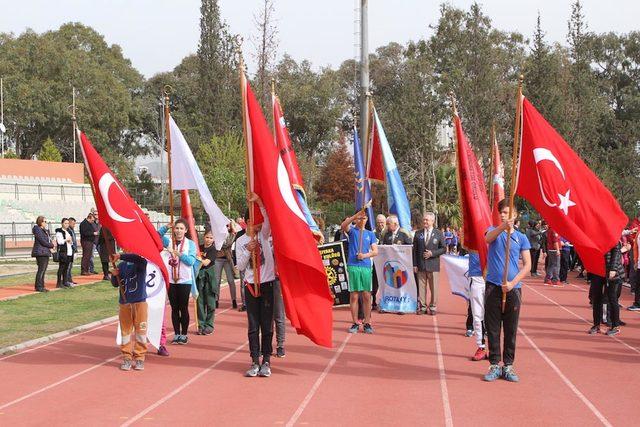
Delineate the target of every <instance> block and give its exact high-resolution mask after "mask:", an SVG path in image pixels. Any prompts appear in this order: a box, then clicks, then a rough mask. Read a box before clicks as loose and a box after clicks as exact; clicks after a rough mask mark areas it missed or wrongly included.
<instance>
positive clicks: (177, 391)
mask: <svg viewBox="0 0 640 427" xmlns="http://www.w3.org/2000/svg"><path fill="white" fill-rule="evenodd" d="M247 344H249V341H245V342H244V343H243V344H241V345H239V346H238V347H236V349H235V350H233V351H231V352H229V353H227V354H226V355H225V356H224V357H223V358H221V359H218V360H217V361H216V362H215V363H214V364H213V365H211V366H209V367H208V368H205V369H204V370H202V371H200V372H199V373H198V374H196V375H195V376H193V377H191V379H190V380H189V381H187V382H186V383H184V384H182V385H181V386H180V387H178V388H176V389H174V390H173V391H172V392H171V393H169V394H167V395H166V396H165V397H163V398H162V399H160V400H158V401H157V402H156V403H154V404H153V405H150V406H148V407H147V408H146V409H144V410H143V411H141V412H139V413H138V414H137V415H135V416H134V417H132V418H131V419H130V420H129V421H127V422H126V423H124V424H122V426H121V427H127V426H130V425H131V424H133V423H134V422H136V421H138V420H139V419H140V418H142V417H144V416H145V415H147V414H148V413H149V412H151V411H153V410H154V409H156V408H157V407H158V406H160V405H162V404H164V403H165V402H167V401H168V400H169V399H171V398H172V397H173V396H175V395H176V394H178V393H180V392H181V391H182V390H184V389H185V388H187V387H189V386H190V385H191V384H193V383H194V382H196V381H197V380H198V379H200V378H201V377H202V376H204V375H205V374H207V373H208V372H209V371H211V370H213V369H214V368H215V367H216V366H218V365H219V364H221V363H222V362H224V361H225V360H227V359H229V358H230V357H231V356H233V355H234V354H236V353H237V352H239V351H240V350H242V348H243V347H245V346H246V345H247Z"/></svg>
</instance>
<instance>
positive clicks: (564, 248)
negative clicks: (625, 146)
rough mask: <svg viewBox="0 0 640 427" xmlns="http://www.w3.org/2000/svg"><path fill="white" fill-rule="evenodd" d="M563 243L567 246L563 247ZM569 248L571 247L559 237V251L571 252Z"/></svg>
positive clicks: (565, 240)
mask: <svg viewBox="0 0 640 427" xmlns="http://www.w3.org/2000/svg"><path fill="white" fill-rule="evenodd" d="M563 243H569V244H568V245H566V244H565V245H563ZM571 246H573V245H572V244H571V243H570V242H569V241H568V240H567V239H565V238H564V237H560V250H562V251H565V252H571Z"/></svg>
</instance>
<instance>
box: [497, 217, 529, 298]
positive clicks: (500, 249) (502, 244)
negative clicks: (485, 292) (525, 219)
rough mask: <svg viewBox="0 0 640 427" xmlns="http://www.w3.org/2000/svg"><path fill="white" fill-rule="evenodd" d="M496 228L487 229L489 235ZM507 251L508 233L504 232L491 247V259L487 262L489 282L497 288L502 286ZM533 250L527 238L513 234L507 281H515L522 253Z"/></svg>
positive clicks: (518, 233)
mask: <svg viewBox="0 0 640 427" xmlns="http://www.w3.org/2000/svg"><path fill="white" fill-rule="evenodd" d="M494 228H495V227H493V226H491V227H489V228H488V229H487V233H488V232H489V231H491V230H493V229H494ZM506 249H507V232H506V231H503V232H502V233H500V235H499V236H498V237H497V238H496V240H494V241H493V242H491V244H490V245H489V259H488V261H487V282H490V283H492V284H494V285H497V286H502V275H503V274H504V256H505V252H506ZM529 249H531V244H530V243H529V239H527V236H525V235H524V234H522V233H521V232H519V231H518V230H514V231H513V233H511V244H510V245H509V253H510V254H509V273H508V274H507V280H513V278H514V277H516V275H517V274H518V271H519V268H518V262H519V260H520V252H522V251H527V250H529ZM521 286H522V282H518V283H517V284H516V285H515V286H514V288H520V287H521Z"/></svg>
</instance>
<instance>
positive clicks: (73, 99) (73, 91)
mask: <svg viewBox="0 0 640 427" xmlns="http://www.w3.org/2000/svg"><path fill="white" fill-rule="evenodd" d="M71 120H72V122H73V163H75V162H76V127H77V123H76V88H75V87H72V88H71Z"/></svg>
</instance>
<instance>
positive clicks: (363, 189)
mask: <svg viewBox="0 0 640 427" xmlns="http://www.w3.org/2000/svg"><path fill="white" fill-rule="evenodd" d="M353 163H354V171H355V175H356V176H355V179H356V181H355V197H356V211H359V210H361V209H362V207H363V206H365V207H366V209H367V216H368V217H369V226H368V227H367V228H368V229H369V230H373V229H374V218H373V208H372V207H371V188H370V187H369V180H368V179H366V178H365V173H364V163H363V161H362V149H361V148H360V140H359V139H358V129H356V128H355V127H354V128H353Z"/></svg>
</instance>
